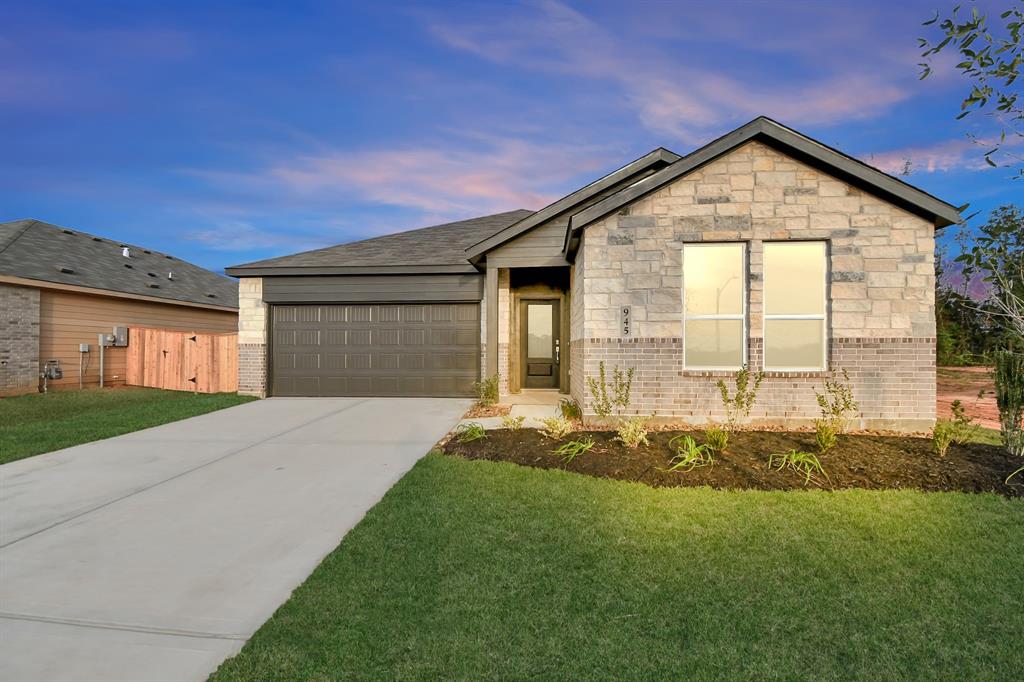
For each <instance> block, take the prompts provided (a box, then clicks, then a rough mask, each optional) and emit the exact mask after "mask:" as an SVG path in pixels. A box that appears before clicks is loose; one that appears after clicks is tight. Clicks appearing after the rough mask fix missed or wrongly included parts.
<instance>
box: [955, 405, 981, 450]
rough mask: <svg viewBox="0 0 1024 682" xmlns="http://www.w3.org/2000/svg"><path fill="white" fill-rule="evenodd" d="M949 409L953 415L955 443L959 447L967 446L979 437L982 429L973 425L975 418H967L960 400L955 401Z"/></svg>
mask: <svg viewBox="0 0 1024 682" xmlns="http://www.w3.org/2000/svg"><path fill="white" fill-rule="evenodd" d="M949 409H950V411H951V412H952V413H953V421H952V424H953V442H954V443H956V444H957V445H967V444H968V443H970V442H971V441H973V440H974V439H975V438H976V437H977V435H978V432H979V431H981V427H980V426H978V425H977V424H974V423H973V422H974V419H973V418H971V417H968V416H967V412H966V411H965V410H964V405H963V403H961V402H960V401H959V400H954V401H953V402H952V403H951V404H950V406H949Z"/></svg>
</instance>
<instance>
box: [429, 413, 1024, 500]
mask: <svg viewBox="0 0 1024 682" xmlns="http://www.w3.org/2000/svg"><path fill="white" fill-rule="evenodd" d="M678 433H680V432H676V431H658V432H654V433H651V434H650V435H649V436H648V438H649V439H650V441H651V444H650V446H641V447H639V448H637V449H635V450H629V449H627V448H626V447H625V446H623V445H622V444H621V443H619V442H618V441H615V440H613V439H614V437H615V434H614V432H610V431H591V432H588V435H590V436H592V437H593V438H594V440H595V441H596V444H595V446H594V447H593V448H592V449H591V450H590V451H589V452H587V453H585V454H583V455H580V456H579V457H577V458H576V459H574V460H573V461H571V462H569V463H565V462H563V461H562V459H561V458H560V457H558V456H557V455H555V454H553V453H552V451H553V450H554V449H555V448H556V447H558V445H559V444H560V443H557V442H555V441H553V440H551V439H549V438H546V437H544V436H542V435H541V434H540V433H539V432H538V431H535V430H533V429H521V430H518V431H508V430H498V431H488V433H487V438H483V439H480V440H476V441H472V442H469V443H458V442H456V441H449V442H448V443H446V444H444V446H443V447H444V451H445V452H446V453H447V454H449V455H455V456H459V457H464V458H467V459H486V460H492V461H502V462H513V463H515V464H521V465H525V466H532V467H537V468H541V469H564V470H566V471H572V472H575V473H579V474H585V475H588V476H595V477H597V478H614V479H619V480H625V481H636V482H639V483H644V484H647V485H650V486H655V487H676V486H681V487H693V486H709V487H712V488H720V489H757V490H796V489H803V488H820V489H826V490H837V489H842V488H866V489H872V490H886V489H904V488H912V489H918V490H925V491H933V492H938V491H950V492H970V493H980V492H992V493H997V494H999V495H1005V496H1007V497H1021V496H1024V482H1018V481H1017V480H1016V479H1014V480H1011V482H1010V484H1009V485H1007V484H1005V483H1004V482H1003V481H1004V479H1005V478H1006V477H1007V476H1008V475H1009V474H1010V473H1011V472H1012V471H1014V470H1015V469H1016V468H1017V467H1019V466H1020V460H1019V458H1014V457H1011V456H1010V455H1009V454H1008V453H1007V452H1006V451H1005V450H1004V449H1003V448H1000V447H997V446H993V445H982V444H978V443H971V444H969V445H964V446H958V445H953V446H952V447H950V449H949V452H948V453H947V455H946V457H944V458H940V457H938V456H937V455H935V454H934V453H933V452H932V443H931V441H930V440H929V439H926V438H916V437H907V436H869V435H843V436H840V437H839V443H838V445H837V446H836V447H835V448H834V449H832V450H831V451H829V452H828V453H827V454H824V455H820V460H821V465H822V467H823V468H824V470H825V472H826V473H827V474H828V478H827V480H826V479H824V478H821V477H820V476H819V477H818V478H819V479H820V480H817V481H812V482H810V483H805V482H804V476H803V475H802V474H798V473H797V472H795V471H791V470H788V469H783V470H781V471H779V470H776V469H774V468H771V469H770V468H769V467H768V458H769V456H770V455H771V454H773V453H781V452H788V451H790V450H793V449H796V450H798V451H807V452H814V451H815V448H814V434H811V433H799V432H768V431H741V432H738V433H734V434H733V435H732V437H731V439H730V444H729V451H728V452H727V453H726V454H724V455H721V456H720V457H719V458H718V459H717V461H716V463H715V464H714V465H712V466H705V467H699V468H696V469H693V470H692V471H689V472H685V473H683V472H670V471H666V469H668V467H669V466H670V459H671V457H672V451H671V448H670V447H669V445H668V443H669V440H670V439H671V438H672V437H674V436H675V435H678ZM688 433H689V434H690V435H692V436H694V437H695V439H696V440H697V442H698V443H702V442H703V441H704V438H703V432H700V431H690V432H688ZM573 437H575V436H570V437H569V438H573Z"/></svg>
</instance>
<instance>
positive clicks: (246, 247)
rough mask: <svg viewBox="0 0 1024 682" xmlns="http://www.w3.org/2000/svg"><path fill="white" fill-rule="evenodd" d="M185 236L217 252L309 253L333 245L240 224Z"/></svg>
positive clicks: (217, 225) (226, 223) (226, 224)
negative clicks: (261, 250)
mask: <svg viewBox="0 0 1024 682" xmlns="http://www.w3.org/2000/svg"><path fill="white" fill-rule="evenodd" d="M183 236H184V238H185V239H187V240H188V241H190V242H195V243H197V244H201V245H202V246H204V247H206V248H208V249H212V250H214V251H235V252H242V251H255V250H260V249H269V250H275V251H276V250H283V249H287V250H289V251H308V250H309V249H316V248H320V247H323V246H329V245H331V244H333V243H334V241H333V240H330V239H327V238H320V237H310V236H305V235H297V234H295V233H294V232H293V231H285V230H281V229H262V228H258V227H255V226H253V225H251V224H249V223H246V222H241V221H223V222H218V223H215V224H212V225H208V226H207V227H204V228H203V229H197V230H186V231H185V232H184V234H183Z"/></svg>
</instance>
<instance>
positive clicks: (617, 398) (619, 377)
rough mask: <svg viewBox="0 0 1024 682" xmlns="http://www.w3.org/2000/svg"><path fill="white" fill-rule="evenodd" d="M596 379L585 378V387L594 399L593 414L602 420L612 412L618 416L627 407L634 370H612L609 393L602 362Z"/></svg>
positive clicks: (616, 368) (617, 368) (631, 368)
mask: <svg viewBox="0 0 1024 682" xmlns="http://www.w3.org/2000/svg"><path fill="white" fill-rule="evenodd" d="M597 368H598V375H597V379H594V377H587V387H588V388H589V389H590V395H591V397H593V399H594V405H593V407H594V414H596V415H597V416H598V417H600V418H602V419H606V418H607V417H609V416H611V414H612V410H615V411H616V412H617V413H618V414H620V415H621V414H622V412H623V411H624V410H625V409H626V408H628V407H629V401H630V394H631V393H632V391H633V376H634V375H635V374H636V369H634V368H633V367H630V368H629V369H627V370H626V371H625V372H623V371H622V370H621V369H620V368H619V367H614V368H613V369H612V385H611V393H610V394H609V392H608V382H607V381H606V377H605V370H604V360H602V361H601V362H600V363H599V364H598V366H597Z"/></svg>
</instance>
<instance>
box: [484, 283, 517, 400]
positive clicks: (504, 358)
mask: <svg viewBox="0 0 1024 682" xmlns="http://www.w3.org/2000/svg"><path fill="white" fill-rule="evenodd" d="M511 286H512V273H511V271H510V270H509V269H508V268H500V269H499V270H498V393H499V394H501V395H508V392H509V355H508V354H509V348H510V344H511V338H509V335H510V334H511V329H512V308H511V305H512V292H511ZM485 329H486V327H485Z"/></svg>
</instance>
